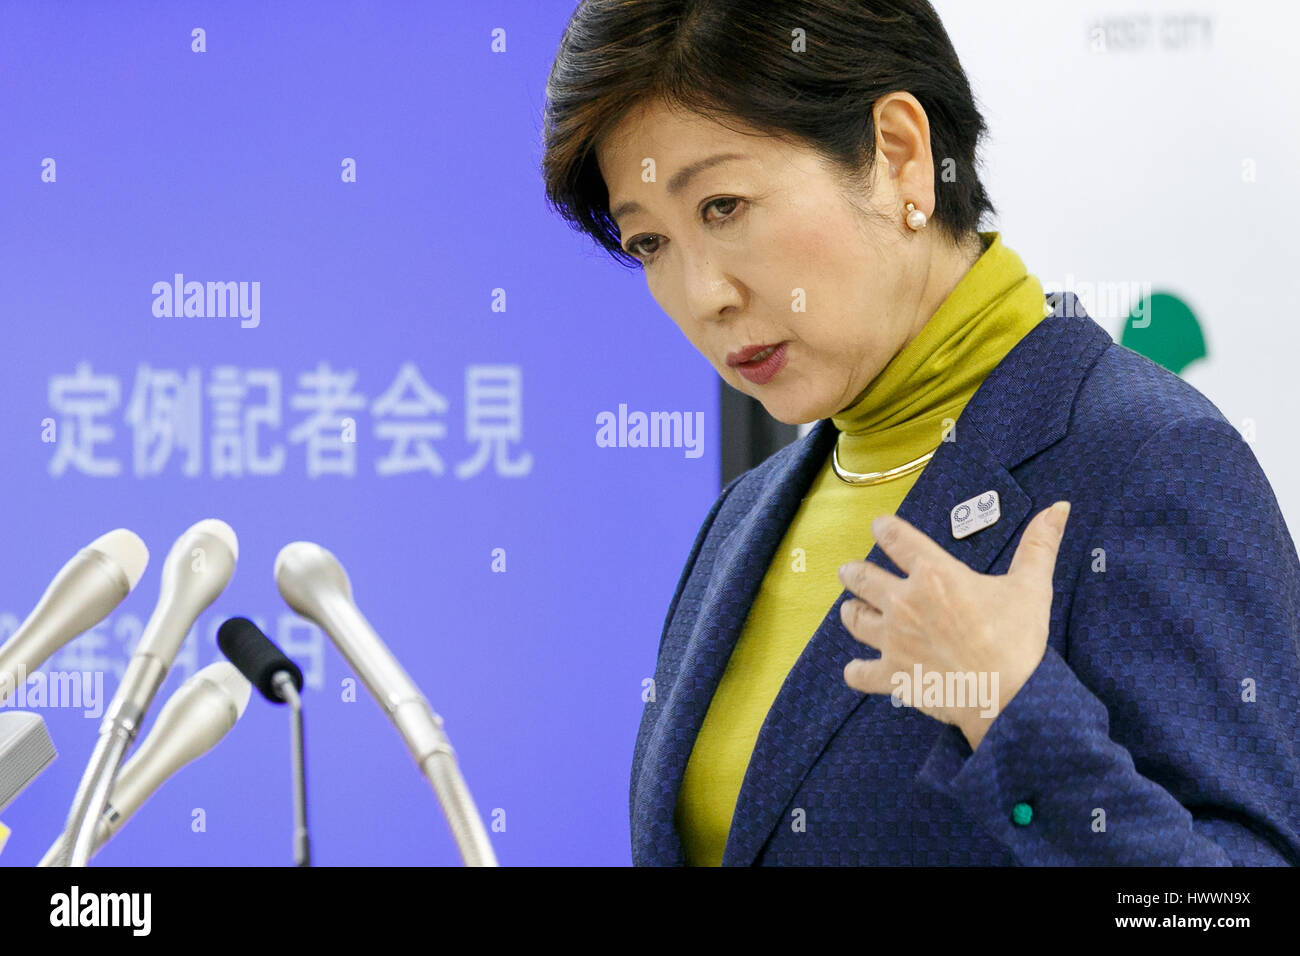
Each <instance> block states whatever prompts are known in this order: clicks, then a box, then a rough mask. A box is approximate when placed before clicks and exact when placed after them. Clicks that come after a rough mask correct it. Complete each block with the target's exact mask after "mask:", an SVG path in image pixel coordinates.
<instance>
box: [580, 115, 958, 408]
mask: <svg viewBox="0 0 1300 956" xmlns="http://www.w3.org/2000/svg"><path fill="white" fill-rule="evenodd" d="M875 114H876V130H877V132H876V136H877V154H876V162H875V165H874V168H873V170H872V175H873V185H872V186H871V187H870V188H869V189H866V190H863V191H853V192H852V193H851V194H852V195H853V197H854V200H855V202H857V203H858V205H859V206H861V207H863V208H866V209H870V210H873V211H874V212H875V213H877V214H878V216H879V219H878V220H877V219H876V218H873V217H871V216H864V215H863V214H862V213H860V212H859V211H858V210H857V209H855V208H854V207H853V206H852V205H850V203H849V202H848V200H847V198H846V195H845V192H846V190H849V189H850V187H848V186H845V185H842V183H843V180H842V179H841V177H840V176H839V175H838V174H837V171H835V170H834V169H833V167H831V166H829V165H828V164H827V163H826V162H825V161H824V160H822V159H821V158H820V157H819V156H818V155H817V154H816V153H815V152H813V151H811V150H807V149H804V148H800V147H796V146H791V145H789V144H787V143H783V142H781V141H779V140H777V139H775V138H771V137H766V136H760V135H747V134H742V133H737V132H735V131H733V130H730V129H728V128H726V127H724V126H722V125H720V124H718V123H716V122H714V121H712V120H709V119H707V118H704V117H702V116H700V115H698V114H693V113H685V112H683V111H680V110H671V109H669V108H667V107H666V106H664V105H662V104H661V103H660V102H658V101H653V102H650V103H648V104H645V105H643V106H641V107H640V108H639V109H637V110H636V111H634V112H633V113H630V114H629V115H628V116H627V117H625V118H624V119H623V121H622V123H620V125H619V126H618V127H617V128H616V129H615V130H614V131H613V133H612V134H611V135H610V136H609V137H607V138H606V139H605V140H604V141H603V142H602V143H600V144H598V145H597V148H596V155H597V163H598V165H599V167H600V171H601V175H602V176H603V177H604V180H605V183H606V186H607V188H608V190H609V197H610V210H611V214H612V216H613V218H614V221H615V223H616V224H617V225H618V228H619V235H620V238H621V242H622V244H623V248H624V249H625V250H627V251H628V252H629V253H631V254H632V255H634V256H637V257H638V258H640V259H641V260H642V262H643V265H644V270H645V276H646V281H647V283H648V285H649V288H650V293H651V294H652V295H653V296H654V298H655V301H657V302H658V303H659V305H660V307H661V308H662V309H663V310H664V311H665V312H666V313H668V315H670V316H671V317H672V319H673V321H674V322H676V323H677V325H678V327H680V328H681V330H682V332H683V333H684V334H685V335H686V337H687V339H689V340H690V342H691V344H692V345H694V346H695V347H696V348H697V349H698V350H699V351H700V353H701V354H703V355H704V357H705V358H707V359H708V360H709V361H710V362H711V363H713V367H714V368H715V369H717V371H718V374H719V375H721V376H722V377H723V379H724V380H726V382H727V383H728V384H730V385H731V386H732V387H734V388H736V389H738V390H739V391H741V392H744V393H745V394H747V395H752V396H753V397H754V398H756V399H758V400H759V401H760V402H762V403H763V406H764V407H765V408H766V409H767V412H768V414H770V415H771V416H772V417H773V418H775V419H777V420H778V421H781V422H785V423H787V424H799V423H803V422H811V421H815V420H817V419H820V418H828V417H830V416H831V415H833V414H835V413H836V412H839V411H841V410H842V409H844V408H846V407H848V406H849V405H850V404H852V403H853V401H854V399H855V398H856V397H857V396H858V395H859V393H860V392H862V390H863V389H865V388H866V387H867V385H868V384H870V382H871V381H872V380H873V379H874V378H875V377H876V375H877V374H879V372H880V371H881V369H883V368H884V367H885V365H887V364H888V363H889V360H890V359H891V358H893V356H894V355H895V354H896V353H897V352H898V351H899V350H900V349H901V348H902V347H903V346H904V345H905V344H906V343H907V342H909V341H910V340H911V339H912V338H913V337H914V336H915V335H916V334H917V333H918V332H919V331H920V330H921V328H922V327H924V325H925V322H926V321H927V320H928V319H929V317H930V316H931V315H932V314H933V313H934V311H935V309H936V308H938V306H939V304H940V303H941V302H942V301H943V299H944V298H945V297H946V296H947V295H948V293H949V292H950V291H951V290H952V288H953V287H954V286H955V285H956V283H957V281H958V280H959V279H960V278H961V276H962V275H963V274H964V273H965V271H966V270H967V269H968V268H969V266H970V265H971V263H973V261H974V260H975V259H976V258H978V255H979V247H978V242H976V244H975V245H976V247H975V248H974V249H967V250H964V251H959V250H956V249H954V248H953V247H952V246H951V245H950V244H949V243H946V242H943V241H942V237H940V236H939V234H938V233H937V232H936V230H934V229H932V228H926V229H922V230H920V231H913V230H911V229H910V228H908V226H907V224H906V222H905V216H906V211H905V208H904V207H905V204H906V203H908V202H912V203H915V205H916V208H917V209H920V210H921V211H923V212H925V213H926V214H927V215H929V214H931V213H932V212H933V210H934V186H933V183H934V167H933V164H932V160H931V157H930V143H929V125H928V123H927V122H926V120H925V113H924V110H923V109H922V108H921V106H920V104H919V103H918V102H917V101H916V100H915V99H914V98H913V97H912V96H911V95H910V94H907V93H893V94H890V95H889V96H887V97H882V98H881V100H880V101H879V102H878V103H877V104H876V107H875ZM727 155H730V156H734V157H736V158H729V159H723V160H719V159H718V157H719V156H727ZM697 167H698V168H697ZM692 168H696V171H695V172H694V173H693V174H692V173H690V170H691V169H692ZM778 343H779V344H781V345H782V346H783V351H784V364H781V363H782V355H781V353H777V356H776V360H775V361H774V362H769V363H767V364H766V367H765V368H759V369H748V368H739V367H736V366H735V365H734V362H735V359H736V358H737V356H736V355H735V354H734V353H739V352H743V351H744V350H746V349H748V348H750V347H752V346H768V345H775V344H778ZM751 351H752V349H751ZM729 356H730V357H731V361H732V363H733V364H728V358H729ZM774 368H777V369H778V370H777V371H776V372H775V374H771V372H772V370H773V369H774Z"/></svg>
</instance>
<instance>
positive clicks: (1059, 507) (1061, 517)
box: [1047, 501, 1070, 534]
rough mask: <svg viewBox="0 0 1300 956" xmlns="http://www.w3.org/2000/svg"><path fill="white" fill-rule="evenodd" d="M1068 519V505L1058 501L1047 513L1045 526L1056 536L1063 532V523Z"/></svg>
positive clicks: (1065, 502) (1066, 502)
mask: <svg viewBox="0 0 1300 956" xmlns="http://www.w3.org/2000/svg"><path fill="white" fill-rule="evenodd" d="M1069 517H1070V503H1069V502H1068V501H1058V502H1057V503H1056V504H1054V505H1052V507H1051V508H1049V509H1048V511H1047V525H1048V527H1050V528H1051V529H1052V530H1053V531H1055V532H1056V533H1057V534H1060V533H1061V532H1062V531H1064V530H1065V521H1066V519H1067V518H1069Z"/></svg>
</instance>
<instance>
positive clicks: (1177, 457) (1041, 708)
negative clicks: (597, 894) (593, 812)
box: [630, 293, 1300, 866]
mask: <svg viewBox="0 0 1300 956" xmlns="http://www.w3.org/2000/svg"><path fill="white" fill-rule="evenodd" d="M1048 302H1049V305H1052V306H1053V307H1054V310H1055V311H1054V312H1053V313H1052V315H1050V316H1049V317H1048V318H1046V319H1044V320H1043V321H1042V322H1040V323H1039V324H1038V325H1037V326H1035V327H1034V328H1033V330H1032V331H1030V332H1029V334H1028V335H1027V336H1025V337H1024V338H1023V339H1022V340H1021V341H1020V342H1018V343H1017V344H1016V346H1015V347H1014V348H1013V349H1012V350H1011V351H1010V352H1009V353H1008V354H1007V355H1006V357H1005V358H1004V359H1003V361H1002V362H1001V363H1000V364H999V365H998V366H997V367H996V368H994V369H993V371H992V372H991V373H990V374H989V375H988V376H987V377H986V378H985V380H984V381H983V382H982V383H981V385H980V387H979V389H978V390H977V391H976V393H975V394H974V396H973V397H972V398H971V400H970V402H969V403H968V404H967V406H966V407H965V409H964V410H963V412H962V414H961V416H960V417H959V418H958V420H957V425H956V440H955V441H951V442H945V443H944V444H941V445H940V446H939V448H938V450H937V451H936V453H935V455H934V457H933V458H932V459H931V460H930V462H929V464H928V465H927V467H926V468H925V469H924V470H923V471H922V472H921V474H920V476H919V477H918V479H917V481H916V483H915V485H914V486H913V487H912V489H911V490H910V492H909V493H908V495H907V497H906V498H905V499H904V500H903V503H902V505H901V506H900V507H899V509H898V512H897V513H898V514H899V515H900V516H901V517H903V518H905V519H906V520H907V521H909V522H911V523H912V524H913V525H915V526H916V527H917V528H919V529H920V530H921V531H923V532H925V533H926V534H927V535H929V536H930V537H931V538H933V539H934V540H935V541H936V542H938V543H939V544H940V545H942V546H943V547H944V548H945V549H946V550H947V551H948V552H949V553H950V554H952V555H953V556H954V557H956V558H957V559H959V560H960V561H962V562H964V563H965V564H967V565H968V566H969V567H971V568H973V569H974V570H976V571H979V572H981V573H985V574H1000V573H1005V572H1006V570H1007V568H1008V566H1009V565H1010V562H1011V557H1012V554H1013V553H1014V552H1015V549H1016V545H1017V544H1018V542H1019V540H1020V535H1021V534H1022V532H1023V531H1024V529H1025V526H1026V525H1027V524H1028V522H1029V520H1030V519H1031V518H1032V517H1033V516H1034V514H1036V513H1037V512H1038V511H1039V510H1040V509H1042V508H1045V507H1047V505H1049V504H1051V503H1052V502H1053V501H1056V500H1058V499H1062V498H1064V499H1068V500H1069V501H1070V502H1071V511H1070V518H1069V521H1068V523H1067V525H1066V532H1065V537H1064V539H1063V540H1062V542H1061V546H1060V550H1059V553H1058V557H1057V564H1056V572H1055V578H1054V598H1053V602H1052V615H1051V629H1050V633H1049V637H1048V646H1047V651H1046V654H1045V655H1044V657H1043V660H1042V662H1041V663H1040V664H1039V665H1038V668H1037V669H1036V670H1035V671H1034V672H1033V674H1032V675H1031V676H1030V678H1029V680H1028V681H1027V683H1026V684H1025V685H1024V686H1023V687H1022V688H1021V689H1020V691H1019V692H1018V693H1017V694H1016V695H1015V697H1014V698H1012V700H1011V701H1010V702H1009V703H1008V705H1007V707H1006V708H1005V709H1004V710H1003V711H1002V712H1001V713H1000V714H999V715H998V716H997V718H996V719H995V720H994V722H993V723H992V725H991V726H990V727H989V730H988V733H987V735H986V736H985V737H984V739H983V741H982V742H981V743H980V746H979V747H978V749H977V750H976V751H975V752H974V753H972V752H971V749H970V746H969V745H968V744H967V742H966V739H965V737H963V736H962V734H961V733H960V731H958V730H957V729H956V728H955V727H952V726H949V725H946V724H942V723H940V722H938V721H936V720H934V719H933V718H931V717H928V716H926V715H925V714H923V713H921V712H920V711H918V710H914V709H912V708H908V707H895V706H894V704H893V702H892V700H891V698H890V697H889V696H888V695H880V694H872V695H866V694H862V693H860V692H858V691H855V690H853V689H851V688H850V687H848V685H846V684H845V683H844V674H843V670H844V665H845V664H846V663H847V662H848V660H849V659H850V658H852V657H866V658H871V657H878V656H879V653H878V652H877V651H875V650H872V649H870V648H868V647H866V646H865V645H863V644H860V643H859V642H857V641H855V640H854V639H853V637H852V636H851V635H850V634H849V633H848V632H847V630H846V629H845V628H844V626H843V624H842V622H841V620H840V604H841V603H842V602H843V601H845V600H847V599H849V598H850V597H851V596H852V595H850V593H849V592H848V591H844V592H842V593H841V594H840V596H839V598H837V599H836V601H835V603H834V604H833V605H832V606H831V608H830V610H829V611H828V612H827V613H826V616H825V618H824V619H823V620H822V622H821V625H820V626H819V627H818V628H817V631H816V633H814V634H813V636H812V639H811V640H810V641H809V643H808V645H807V647H806V649H805V650H804V652H803V653H802V655H801V656H800V657H799V659H798V661H797V662H796V663H795V665H794V667H793V668H792V669H791V671H790V673H789V675H788V677H787V678H786V680H785V683H784V684H783V685H782V687H781V690H780V692H779V693H778V695H777V697H776V700H775V701H774V702H773V704H772V707H771V710H770V711H769V712H768V714H767V717H766V719H765V720H764V722H763V725H762V728H761V730H760V732H759V736H758V740H757V743H756V745H755V748H754V752H753V755H752V757H751V758H750V762H749V767H748V769H747V771H746V773H745V777H744V782H743V784H742V786H741V789H740V795H739V799H738V800H737V804H736V809H735V816H734V818H733V820H732V825H731V831H730V834H729V836H728V839H727V844H726V850H725V853H724V856H723V861H722V862H723V865H740V866H745V865H752V864H811V865H835V864H848V865H868V864H940V865H962V864H970V865H1015V864H1026V865H1031V864H1039V865H1041V864H1048V865H1057V864H1087V865H1119V864H1142V865H1171V864H1176V865H1233V864H1236V865H1243V864H1247V865H1250V864H1255V865H1258V864H1266V865H1280V864H1290V865H1295V864H1296V863H1297V861H1300V754H1298V747H1300V648H1298V647H1297V640H1298V638H1297V635H1298V634H1300V559H1298V558H1297V554H1296V547H1295V542H1294V540H1293V539H1292V537H1291V534H1290V532H1289V531H1288V529H1287V527H1286V523H1285V522H1284V520H1283V518H1282V514H1281V511H1280V510H1279V508H1278V504H1277V499H1276V498H1275V496H1274V494H1273V491H1272V489H1271V488H1270V486H1269V484H1268V481H1267V479H1266V478H1265V476H1264V473H1263V471H1262V470H1261V468H1260V466H1259V463H1258V461H1257V460H1256V459H1255V456H1254V454H1253V452H1252V451H1251V450H1250V447H1249V445H1248V444H1247V443H1246V442H1245V441H1244V440H1243V439H1242V437H1241V435H1240V434H1239V433H1238V432H1237V430H1236V429H1235V428H1234V427H1233V426H1232V425H1231V424H1230V423H1229V422H1228V421H1227V420H1226V419H1225V418H1224V417H1223V415H1222V414H1221V413H1220V412H1219V410H1218V409H1217V408H1216V407H1215V406H1214V405H1213V403H1211V402H1210V401H1209V399H1207V398H1206V397H1205V396H1203V395H1202V394H1201V393H1200V392H1198V391H1196V390H1195V389H1194V388H1193V387H1192V386H1190V385H1188V384H1187V383H1186V382H1184V381H1183V380H1182V379H1180V378H1178V377H1177V376H1176V375H1174V374H1172V373H1171V372H1168V371H1167V370H1165V369H1163V368H1161V367H1160V366H1158V365H1156V364H1155V363H1154V362H1151V361H1150V360H1148V359H1146V358H1145V357H1143V356H1141V355H1139V354H1137V353H1136V352H1133V351H1131V350H1129V349H1127V348H1124V347H1122V346H1120V345H1117V344H1116V343H1115V342H1114V341H1112V339H1111V337H1110V334H1109V333H1107V332H1106V331H1105V330H1104V329H1103V328H1101V327H1100V326H1099V325H1098V324H1097V323H1096V322H1095V321H1093V320H1092V319H1091V318H1090V317H1088V316H1087V315H1086V314H1084V312H1083V309H1082V308H1081V306H1080V305H1079V302H1078V299H1077V298H1076V297H1075V296H1074V295H1073V294H1072V293H1064V294H1056V295H1051V296H1048ZM836 434H837V431H836V429H835V426H834V424H833V423H832V422H831V421H830V420H829V419H824V420H822V421H819V422H818V423H817V424H816V425H815V426H814V427H813V429H812V430H811V431H810V432H809V433H808V434H807V435H805V436H803V437H802V438H800V439H799V440H797V441H795V442H793V443H792V444H790V445H788V446H787V447H785V448H783V449H781V450H780V451H779V452H777V453H776V454H774V455H772V456H771V457H770V458H768V459H767V460H766V461H764V462H763V463H762V464H760V465H759V466H757V467H756V468H753V469H751V470H750V471H748V472H747V473H745V474H743V475H741V476H739V477H738V478H736V479H735V480H734V481H732V482H730V483H729V484H728V485H727V486H726V488H724V489H723V490H722V493H721V494H720V495H719V496H718V498H717V501H715V502H714V504H713V507H712V508H711V509H710V511H709V513H708V516H707V517H706V518H705V519H704V524H703V526H702V527H701V528H700V531H699V534H698V535H697V537H696V539H695V543H694V545H693V546H692V548H691V552H690V556H689V557H688V558H687V561H686V567H685V569H684V570H683V572H682V575H681V579H680V581H679V582H678V584H677V589H676V593H675V594H674V595H673V599H672V603H671V605H670V606H669V609H668V616H667V619H666V621H665V623H664V630H663V635H662V637H661V640H660V645H659V652H658V660H657V663H656V666H655V693H654V695H653V696H654V700H652V701H650V702H649V703H647V704H646V705H645V710H644V713H643V714H642V719H641V725H640V730H639V732H638V734H637V740H636V748H635V751H634V755H633V760H632V776H631V789H630V804H631V824H632V859H633V862H634V864H636V865H674V864H677V865H680V864H682V863H683V862H684V858H683V850H682V843H681V840H680V838H679V836H678V834H677V831H676V829H675V827H674V823H673V812H674V807H675V805H676V802H677V795H678V791H679V789H680V786H681V781H682V773H683V770H684V769H685V766H686V762H687V759H688V757H689V756H690V753H691V749H692V747H693V745H694V742H695V737H696V734H697V733H698V732H699V729H700V724H701V722H702V721H703V719H704V715H705V712H706V710H707V709H708V707H709V702H710V700H711V699H712V697H713V692H714V690H715V688H716V687H717V684H718V681H719V678H720V677H721V676H722V672H723V670H724V669H725V668H726V665H727V660H728V657H729V656H730V654H731V650H732V647H733V646H734V645H735V643H736V639H737V637H738V636H739V634H740V630H741V628H742V626H743V624H744V622H745V618H746V615H747V614H748V612H749V608H750V606H751V605H752V603H753V601H754V598H755V596H756V595H757V593H758V588H759V586H760V584H761V583H762V580H763V576H764V574H765V573H766V571H767V569H768V566H769V564H770V563H771V561H772V556H773V553H774V551H775V549H776V548H777V546H778V545H779V543H780V541H781V539H782V537H783V536H784V534H785V531H786V528H787V527H788V526H789V524H790V521H791V519H792V518H793V517H794V515H795V513H796V511H798V509H799V505H800V503H801V502H802V501H803V498H804V495H805V494H806V493H807V491H808V488H809V486H810V485H811V483H812V480H813V478H814V477H815V476H816V474H817V472H818V470H819V469H820V468H821V467H822V464H823V462H825V460H826V456H827V455H828V454H829V453H830V450H831V445H832V443H833V442H834V440H835V437H836ZM990 489H992V490H995V491H997V493H998V496H999V498H1000V500H1001V517H1000V518H999V519H998V521H997V522H996V523H994V524H992V525H990V526H989V527H987V528H984V529H982V530H980V531H977V532H975V533H974V534H971V535H969V536H967V537H964V538H962V539H960V540H957V539H954V537H953V535H952V528H951V525H950V518H949V513H950V511H951V509H952V508H953V507H954V506H955V505H956V504H958V503H959V502H962V501H965V500H967V499H969V498H972V497H974V496H975V495H980V494H983V493H985V492H987V491H989V490H990ZM869 517H873V516H867V515H864V516H863V521H864V522H865V521H867V520H868V519H869ZM864 530H865V529H864ZM866 559H867V560H868V561H872V562H874V563H876V564H878V565H880V566H881V567H883V568H885V569H887V570H889V571H891V572H892V573H894V574H901V573H902V572H901V570H900V569H899V568H898V567H897V566H896V565H895V564H894V563H893V561H891V560H890V559H889V558H888V557H886V556H885V555H884V553H883V552H882V551H881V550H880V548H879V546H876V547H873V548H872V549H871V553H870V554H868V555H867V556H866ZM1020 803H1025V804H1028V805H1029V807H1030V809H1031V811H1032V814H1031V815H1029V819H1028V820H1025V816H1026V815H1025V814H1024V812H1023V809H1022V811H1021V812H1020V813H1018V814H1016V815H1015V816H1014V818H1013V813H1012V808H1013V807H1015V806H1016V805H1017V804H1020Z"/></svg>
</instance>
